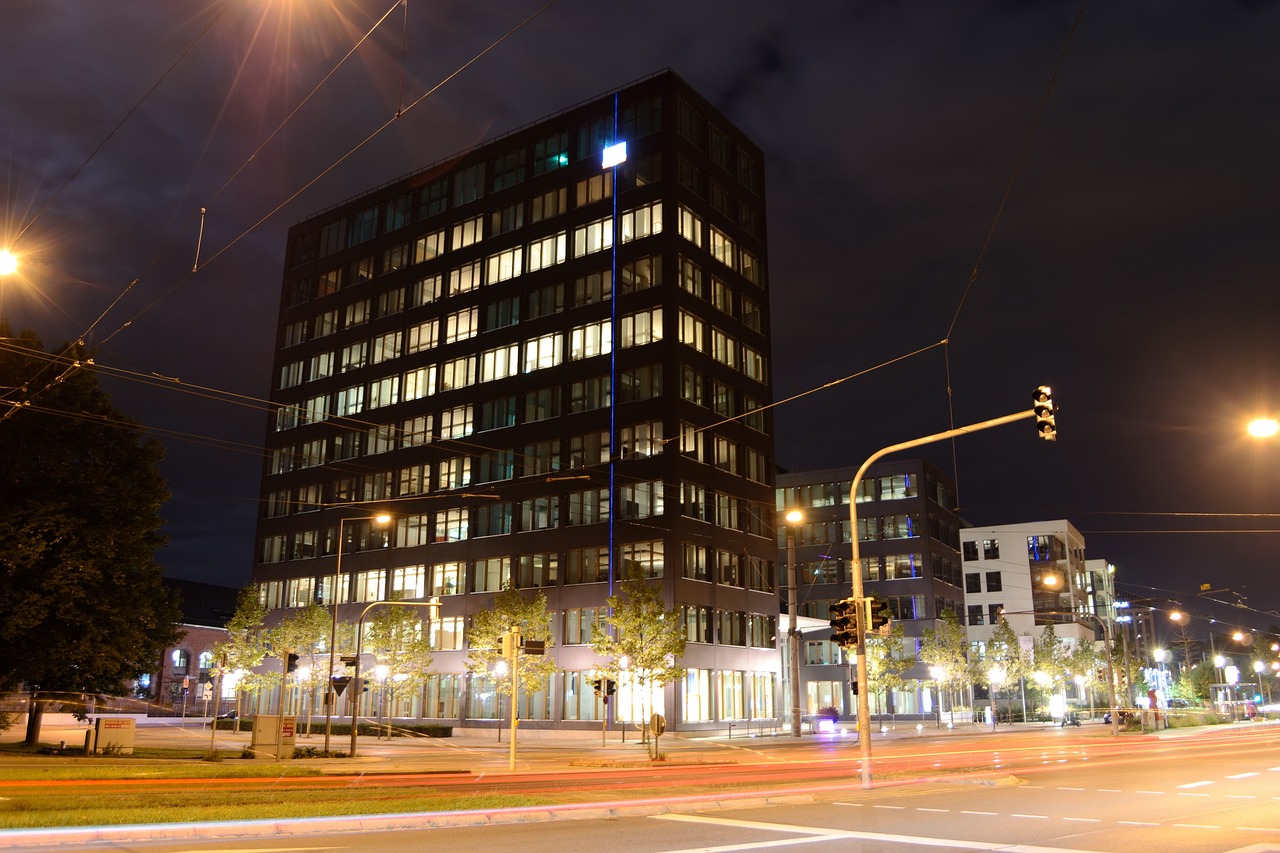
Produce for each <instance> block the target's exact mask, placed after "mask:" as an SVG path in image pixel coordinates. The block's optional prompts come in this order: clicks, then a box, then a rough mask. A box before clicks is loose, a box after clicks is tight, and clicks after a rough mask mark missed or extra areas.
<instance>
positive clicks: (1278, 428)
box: [1248, 418, 1280, 438]
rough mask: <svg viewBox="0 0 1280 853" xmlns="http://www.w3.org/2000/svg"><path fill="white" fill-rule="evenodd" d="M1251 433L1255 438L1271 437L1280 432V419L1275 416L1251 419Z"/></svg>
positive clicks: (1249, 427)
mask: <svg viewBox="0 0 1280 853" xmlns="http://www.w3.org/2000/svg"><path fill="white" fill-rule="evenodd" d="M1248 430H1249V435H1251V436H1253V437H1254V438H1271V437H1272V436H1274V435H1276V434H1277V433H1280V421H1277V420H1276V419H1275V418H1255V419H1254V420H1252V421H1249V426H1248Z"/></svg>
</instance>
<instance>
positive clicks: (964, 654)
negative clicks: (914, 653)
mask: <svg viewBox="0 0 1280 853" xmlns="http://www.w3.org/2000/svg"><path fill="white" fill-rule="evenodd" d="M940 621H941V622H942V624H940V625H938V626H936V627H933V628H926V629H925V630H924V636H923V637H922V639H921V640H920V660H921V661H923V662H924V663H925V664H927V665H928V666H929V668H930V671H933V669H934V668H935V667H936V668H937V670H938V672H939V673H940V677H938V678H936V679H935V680H936V681H937V683H938V688H939V689H940V690H946V691H947V692H948V693H949V694H953V693H954V691H955V690H956V689H957V688H960V689H963V688H964V686H965V685H967V684H968V683H969V634H968V632H967V631H965V628H964V626H963V625H961V624H960V618H959V617H958V616H956V614H955V611H953V610H944V611H943V613H942V617H941V620H940ZM954 707H955V706H954V703H953V704H952V712H951V721H952V722H953V723H954V722H955V710H954Z"/></svg>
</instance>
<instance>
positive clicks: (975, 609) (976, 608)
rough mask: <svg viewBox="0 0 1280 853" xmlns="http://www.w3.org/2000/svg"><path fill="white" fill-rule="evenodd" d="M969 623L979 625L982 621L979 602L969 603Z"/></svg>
mask: <svg viewBox="0 0 1280 853" xmlns="http://www.w3.org/2000/svg"><path fill="white" fill-rule="evenodd" d="M969 624H970V625H981V624H983V623H982V605H981V604H971V605H969Z"/></svg>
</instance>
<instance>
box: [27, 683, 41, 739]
mask: <svg viewBox="0 0 1280 853" xmlns="http://www.w3.org/2000/svg"><path fill="white" fill-rule="evenodd" d="M45 702H46V700H45V699H42V698H40V697H39V696H38V695H37V694H36V693H34V692H33V693H32V694H31V699H30V700H29V701H28V703H27V739H26V741H25V743H26V745H27V746H39V745H40V724H41V722H43V719H44V706H45Z"/></svg>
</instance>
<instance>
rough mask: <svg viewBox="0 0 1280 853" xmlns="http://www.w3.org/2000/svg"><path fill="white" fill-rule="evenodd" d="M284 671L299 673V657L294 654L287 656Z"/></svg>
mask: <svg viewBox="0 0 1280 853" xmlns="http://www.w3.org/2000/svg"><path fill="white" fill-rule="evenodd" d="M284 671H285V672H297V671H298V656H297V655H295V654H293V653H292V652H290V653H289V654H287V655H285V664H284Z"/></svg>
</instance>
